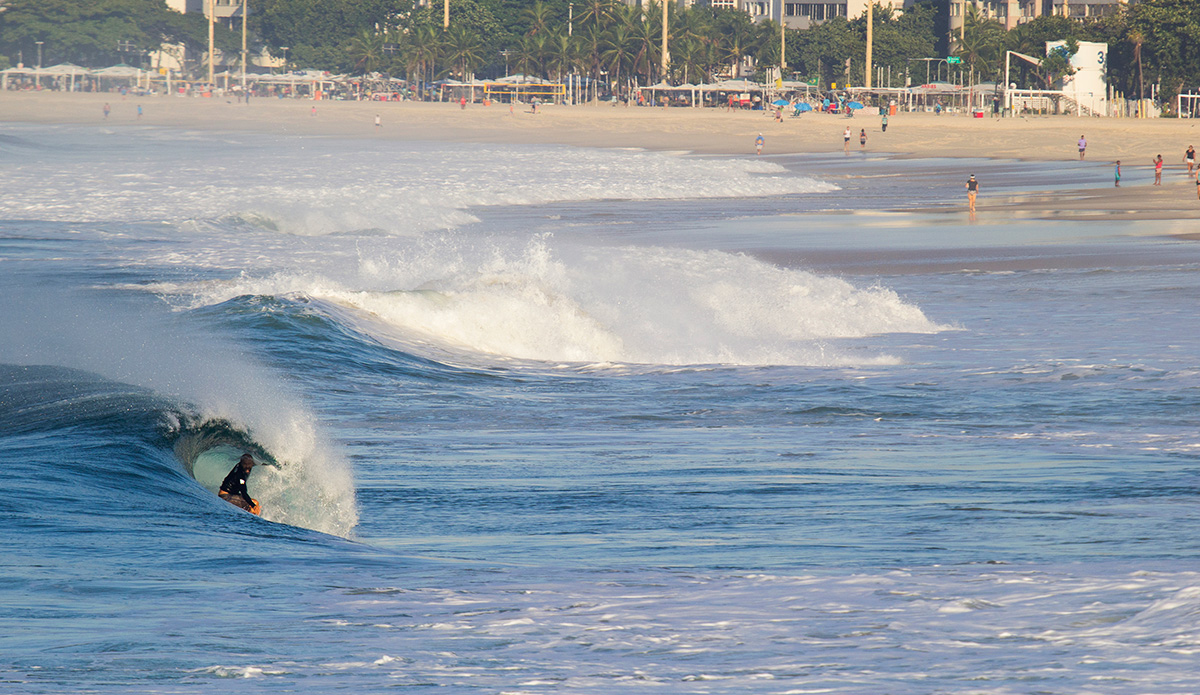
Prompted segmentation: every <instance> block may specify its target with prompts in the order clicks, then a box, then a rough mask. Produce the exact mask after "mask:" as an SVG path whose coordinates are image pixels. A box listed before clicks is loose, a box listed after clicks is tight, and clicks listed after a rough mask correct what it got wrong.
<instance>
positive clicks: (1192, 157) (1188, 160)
mask: <svg viewBox="0 0 1200 695" xmlns="http://www.w3.org/2000/svg"><path fill="white" fill-rule="evenodd" d="M1183 163H1184V164H1186V165H1187V168H1188V176H1191V175H1192V169H1195V168H1196V148H1195V147H1192V146H1191V145H1188V148H1187V152H1185V153H1184V155H1183Z"/></svg>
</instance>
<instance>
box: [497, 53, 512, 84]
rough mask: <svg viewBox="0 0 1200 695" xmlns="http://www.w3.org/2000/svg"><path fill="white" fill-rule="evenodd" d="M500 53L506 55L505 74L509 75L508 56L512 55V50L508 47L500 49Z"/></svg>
mask: <svg viewBox="0 0 1200 695" xmlns="http://www.w3.org/2000/svg"><path fill="white" fill-rule="evenodd" d="M500 55H502V56H504V76H505V77H508V56H510V55H512V51H510V50H508V49H507V48H506V49H504V50H503V51H500Z"/></svg>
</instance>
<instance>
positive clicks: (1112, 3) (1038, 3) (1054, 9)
mask: <svg viewBox="0 0 1200 695" xmlns="http://www.w3.org/2000/svg"><path fill="white" fill-rule="evenodd" d="M1129 1H1130V0H949V5H950V7H949V12H950V31H951V33H952V34H957V33H958V32H959V31H961V30H962V26H963V17H965V16H966V14H967V6H968V5H972V6H974V7H975V9H976V10H977V11H978V12H979V14H980V15H981V16H983V17H986V18H988V19H994V20H996V21H998V22H1000V23H1001V24H1003V25H1004V28H1005V29H1013V28H1015V27H1016V26H1017V25H1019V24H1024V23H1026V22H1028V21H1031V20H1033V19H1036V18H1038V17H1043V16H1049V15H1055V16H1059V17H1063V16H1067V17H1070V18H1072V19H1093V18H1097V17H1103V16H1104V15H1107V14H1112V13H1114V12H1117V11H1119V10H1120V8H1121V6H1122V5H1125V4H1127V3H1128V2H1129Z"/></svg>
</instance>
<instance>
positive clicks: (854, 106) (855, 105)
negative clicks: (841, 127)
mask: <svg viewBox="0 0 1200 695" xmlns="http://www.w3.org/2000/svg"><path fill="white" fill-rule="evenodd" d="M846 106H849V107H850V108H852V109H861V108H862V107H863V105H862V104H860V103H858V102H857V101H852V102H850V103H849V104H846Z"/></svg>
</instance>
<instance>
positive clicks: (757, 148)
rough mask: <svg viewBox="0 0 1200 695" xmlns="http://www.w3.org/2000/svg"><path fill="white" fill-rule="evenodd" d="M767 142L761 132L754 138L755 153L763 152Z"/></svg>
mask: <svg viewBox="0 0 1200 695" xmlns="http://www.w3.org/2000/svg"><path fill="white" fill-rule="evenodd" d="M766 142H767V141H766V140H764V139H763V134H762V133H759V134H758V137H756V138H754V154H762V148H763V145H765V144H766Z"/></svg>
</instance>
